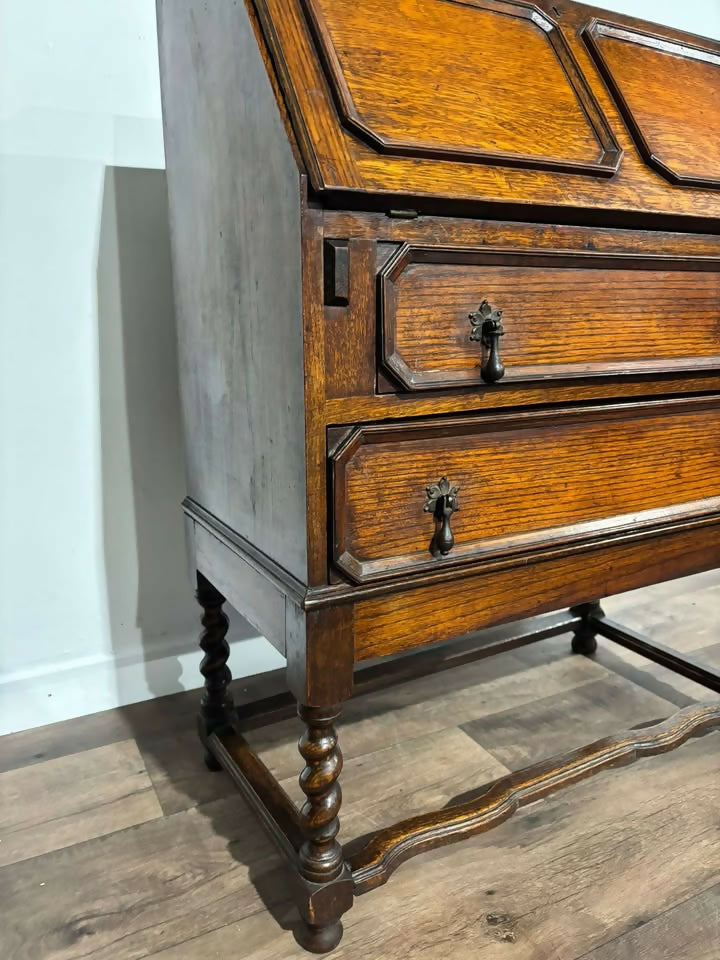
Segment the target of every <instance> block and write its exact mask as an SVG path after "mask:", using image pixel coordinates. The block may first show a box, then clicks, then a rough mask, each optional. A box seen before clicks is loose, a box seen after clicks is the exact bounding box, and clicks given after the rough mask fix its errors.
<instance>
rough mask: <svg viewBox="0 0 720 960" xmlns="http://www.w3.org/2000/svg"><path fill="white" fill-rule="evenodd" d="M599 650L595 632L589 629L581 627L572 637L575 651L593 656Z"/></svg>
mask: <svg viewBox="0 0 720 960" xmlns="http://www.w3.org/2000/svg"><path fill="white" fill-rule="evenodd" d="M596 650H597V640H596V638H595V634H594V633H592V632H590V631H589V630H587V629H586V630H583V629H580V630H578V632H577V633H576V634H575V635H574V636H573V638H572V651H573V653H582V654H583V655H584V656H586V657H591V656H592V655H593V654H594V653H595V651H596Z"/></svg>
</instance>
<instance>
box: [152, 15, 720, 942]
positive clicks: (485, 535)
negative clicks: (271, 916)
mask: <svg viewBox="0 0 720 960" xmlns="http://www.w3.org/2000/svg"><path fill="white" fill-rule="evenodd" d="M158 13H159V28H160V49H161V70H162V87H163V100H164V114H165V133H166V151H167V167H168V185H169V193H170V209H171V220H172V238H173V256H174V269H175V280H176V297H177V311H178V320H179V347H180V365H181V375H182V377H181V379H182V393H183V405H184V415H185V422H186V432H187V450H188V470H189V479H188V482H189V496H188V499H187V500H186V502H185V513H186V515H187V519H188V530H189V537H190V542H191V545H192V554H193V557H194V564H195V567H196V569H197V577H198V594H197V595H198V599H199V602H200V604H201V606H202V607H203V608H204V616H203V624H204V632H203V634H202V638H201V645H202V648H203V650H204V651H205V658H204V660H203V662H202V668H201V669H202V672H203V674H204V676H205V693H204V697H203V700H202V707H201V714H200V734H201V737H202V739H203V742H204V744H205V746H206V749H207V760H208V763H209V765H210V766H211V767H213V768H219V767H224V768H225V769H226V770H227V771H229V773H230V774H231V775H232V776H233V777H234V778H235V780H236V781H237V784H238V786H239V787H240V789H241V790H242V791H243V792H244V793H245V795H246V796H247V798H248V799H249V800H250V802H251V803H252V804H253V805H254V807H255V808H256V810H257V811H258V813H259V815H260V818H261V820H262V821H263V823H264V824H265V826H266V827H267V828H268V829H269V830H270V832H271V834H272V835H273V836H274V837H275V839H276V840H277V842H278V844H279V846H280V848H281V849H282V850H283V851H284V852H285V853H286V854H287V856H288V858H289V860H290V861H291V863H292V864H293V865H294V866H295V868H296V870H295V876H296V877H297V890H298V902H299V905H300V913H301V915H302V918H303V925H302V929H301V931H300V934H299V937H300V940H301V942H302V943H303V944H304V945H305V946H306V947H307V948H308V949H310V950H313V951H317V952H322V951H324V950H329V949H331V948H332V947H333V946H335V945H336V944H337V942H338V941H339V939H340V937H341V935H342V926H341V922H340V917H341V915H342V914H343V913H344V912H345V911H346V910H348V908H349V907H350V906H351V904H352V901H353V896H354V895H356V894H360V893H364V892H365V891H367V890H370V889H372V888H374V887H377V886H378V885H380V884H382V883H384V882H385V881H386V880H387V879H388V876H389V874H390V873H391V872H392V870H393V869H394V868H395V867H396V866H397V865H398V864H399V863H401V862H402V861H403V860H405V859H406V858H408V857H410V856H413V855H414V854H416V853H419V852H420V851H422V850H426V849H428V848H430V847H433V846H436V845H438V844H441V843H448V842H450V841H455V840H458V839H460V838H462V837H465V836H467V835H469V834H472V833H475V832H478V831H481V830H485V829H487V828H488V827H490V826H492V825H494V824H496V823H498V822H500V821H501V820H503V819H504V818H506V817H508V816H509V815H510V814H511V813H512V812H513V811H514V810H515V809H516V808H517V807H518V806H519V805H521V804H524V803H527V802H529V801H531V800H535V799H537V798H538V797H540V796H543V795H544V794H546V793H548V792H550V791H552V790H555V789H557V788H558V787H561V786H563V785H566V784H571V783H573V782H575V781H576V780H578V779H579V778H580V777H583V776H586V775H588V774H590V773H593V772H596V771H600V770H602V769H604V768H606V767H608V766H610V765H612V764H615V763H619V762H625V761H627V760H630V759H633V758H635V757H637V756H641V755H645V754H651V753H659V752H661V751H664V750H669V749H671V748H672V747H675V746H677V745H678V744H680V743H681V742H683V741H684V740H685V739H687V738H688V737H689V736H692V735H694V734H698V733H701V732H705V731H707V730H708V729H710V728H711V727H712V726H713V725H716V724H720V706H718V705H715V706H713V705H705V706H699V707H697V708H691V709H688V710H686V711H683V712H681V713H680V714H678V715H677V716H675V717H673V718H671V719H669V720H668V721H666V722H664V723H662V724H660V725H658V726H655V727H652V728H650V729H644V730H640V731H634V732H630V733H625V734H621V735H619V736H617V737H610V738H608V739H606V740H603V741H600V742H598V743H595V744H592V745H590V746H588V747H587V748H586V749H584V750H581V751H577V752H575V753H573V754H571V755H569V756H564V757H560V758H555V759H553V760H550V761H548V762H546V763H544V764H542V765H540V766H539V767H535V768H532V769H529V770H526V771H523V772H521V773H518V774H515V775H513V776H511V777H508V778H506V779H504V780H500V781H498V782H497V783H496V784H495V785H494V786H492V787H491V788H490V789H485V790H484V791H481V792H478V793H477V794H476V795H475V796H474V799H471V800H468V801H467V802H464V803H463V804H462V805H459V806H454V807H452V806H451V807H449V808H446V809H444V810H442V811H439V812H429V813H428V814H427V816H424V817H419V818H414V819H412V820H409V821H406V822H404V823H399V824H397V825H396V826H394V827H392V828H390V829H386V830H382V831H380V832H379V833H377V834H376V835H375V836H373V837H371V838H369V839H367V841H366V842H365V843H363V844H362V845H359V846H358V845H355V846H353V847H351V848H346V849H343V848H342V847H341V846H340V844H339V842H338V840H337V833H338V826H339V816H341V810H340V803H341V794H340V786H339V783H338V776H339V774H340V770H341V767H342V758H341V753H340V748H339V746H338V735H337V733H336V729H335V726H336V721H337V719H338V716H339V714H340V704H342V702H343V701H344V700H346V699H347V698H348V697H350V696H351V695H352V694H353V691H354V690H357V689H359V688H361V687H362V685H363V684H364V683H367V682H370V683H374V684H376V683H378V682H379V680H378V669H377V667H373V668H372V670H371V671H370V673H369V674H368V672H367V670H366V671H362V670H356V668H357V667H358V665H359V664H362V662H363V661H365V660H367V659H369V658H376V657H384V656H386V655H389V654H395V653H397V652H399V651H407V650H409V649H411V648H422V647H426V649H425V650H424V651H423V652H421V653H419V655H418V656H419V665H420V667H422V668H425V669H433V668H437V667H443V666H448V665H452V664H457V663H462V662H464V661H465V660H467V659H469V658H471V657H473V656H481V655H482V656H486V655H487V654H488V653H490V652H493V651H494V650H495V649H497V648H496V647H495V648H490V649H488V647H487V645H486V644H483V643H482V641H481V640H478V639H477V638H476V637H473V636H472V634H473V632H474V631H478V630H479V629H480V628H483V627H487V626H490V625H493V624H499V623H503V622H510V621H514V620H516V619H519V618H525V617H529V616H533V617H534V616H536V615H543V616H542V617H541V619H539V620H538V621H537V625H536V627H535V628H534V629H533V630H532V631H530V632H528V631H527V630H526V631H524V632H523V631H519V633H518V635H517V636H513V637H512V639H511V640H509V641H505V643H504V645H503V646H504V648H507V646H510V645H513V644H515V645H519V644H522V643H528V642H530V641H532V640H539V639H542V638H543V637H547V636H550V635H552V634H557V633H560V632H564V631H567V632H572V633H574V641H573V649H574V650H575V652H577V653H582V654H592V653H593V651H594V649H595V644H596V640H595V637H596V634H599V635H601V636H602V637H604V638H606V639H608V640H610V641H615V642H617V643H620V644H623V645H625V646H626V647H629V648H631V649H632V650H635V651H637V652H639V653H642V654H644V655H645V656H647V657H649V658H650V659H651V660H654V661H656V662H658V663H661V664H663V665H665V666H667V667H669V668H671V669H673V670H677V671H679V672H680V673H683V674H684V675H686V676H689V677H692V678H693V679H694V680H697V681H699V682H700V683H703V684H705V685H706V686H708V687H709V688H711V689H712V690H715V691H718V690H720V677H718V675H717V673H713V672H712V671H710V670H709V669H707V668H704V667H703V666H702V664H700V663H695V662H692V661H690V660H688V659H687V658H685V659H683V658H681V657H680V656H679V655H678V654H676V653H674V652H673V651H671V650H668V649H665V648H664V647H662V646H659V645H653V644H651V643H650V642H649V641H647V640H645V639H643V638H642V637H639V636H637V635H635V634H634V633H632V632H631V631H629V630H624V629H623V628H622V627H620V626H618V625H617V624H614V623H612V622H610V621H608V620H607V619H606V618H605V617H604V615H603V612H602V610H601V608H600V606H599V604H598V600H599V599H601V598H602V597H604V596H607V595H610V594H613V593H617V592H620V591H625V590H629V589H632V588H636V587H640V586H643V585H646V584H651V583H654V582H658V581H662V580H666V579H669V578H673V577H678V576H683V575H686V574H690V573H693V572H696V571H700V570H704V569H708V568H712V567H715V566H717V565H718V562H719V561H720V514H719V513H718V507H719V506H720V442H719V438H720V390H719V389H718V388H719V387H720V377H719V375H718V374H719V371H720V236H719V235H718V223H719V221H718V217H719V216H720V44H717V43H714V42H712V41H710V40H704V39H701V38H697V37H693V36H688V35H686V34H682V33H678V32H675V31H671V30H667V29H664V28H661V27H656V26H652V25H650V24H646V23H640V22H638V21H636V20H631V19H628V18H624V17H619V16H615V15H608V14H605V13H603V12H602V11H598V10H595V9H593V8H590V7H587V6H583V5H581V4H574V3H569V2H567V0H555V2H554V3H551V2H550V0H546V2H544V0H539V2H537V3H536V4H530V3H525V2H520V0H403V2H401V3H390V2H388V0H210V2H207V0H158ZM226 597H227V598H228V600H229V601H231V602H232V604H234V606H236V607H237V608H238V609H239V610H241V611H242V612H243V613H244V614H245V616H246V617H247V618H248V619H249V620H250V621H251V622H252V623H253V624H254V625H255V626H256V627H257V629H258V630H260V631H261V632H262V633H263V634H264V635H265V636H266V637H267V638H268V639H269V640H270V641H271V642H272V643H273V644H274V645H275V646H276V647H277V649H278V650H279V651H280V652H281V653H282V654H284V655H285V656H286V658H287V683H288V687H289V691H290V695H291V697H292V699H293V703H294V702H295V701H296V702H297V704H298V712H299V714H300V717H301V719H302V721H303V723H304V726H305V731H304V733H303V734H302V736H301V738H300V744H299V748H300V753H301V755H302V758H303V761H304V764H305V766H304V769H303V771H302V773H301V775H300V783H301V786H302V789H303V791H304V792H305V794H306V795H307V802H306V803H305V805H304V807H303V808H302V810H298V809H297V808H296V807H295V806H294V804H293V803H292V802H291V801H290V800H289V798H288V797H287V796H286V795H285V794H284V792H283V791H282V790H281V788H280V787H279V786H278V784H277V783H276V782H275V781H274V779H273V778H272V776H271V775H270V773H269V772H268V770H267V769H266V768H265V767H264V766H263V764H262V763H261V761H260V760H259V759H258V757H257V756H255V755H254V754H253V753H252V751H251V750H250V749H249V747H248V745H247V743H246V741H245V740H244V739H243V736H242V732H241V731H242V725H243V723H249V722H258V718H260V717H262V716H271V717H275V716H278V715H279V712H281V710H282V709H283V706H284V704H285V701H284V700H283V699H282V698H280V700H278V699H273V700H270V701H269V702H266V703H260V704H254V705H249V706H246V707H244V708H242V709H240V710H236V709H235V708H234V707H233V705H232V703H231V701H230V699H229V697H228V692H227V687H228V682H229V680H230V672H229V670H228V667H227V660H228V655H229V649H228V645H227V642H226V639H225V634H226V630H227V620H226V617H225V615H224V613H223V612H222V605H223V602H224V599H225V598H226ZM567 606H569V607H570V608H571V609H570V612H569V613H567V614H560V615H557V614H554V615H551V612H552V611H555V610H558V609H561V608H565V607H567ZM468 637H469V639H468ZM458 638H459V639H458ZM434 641H454V646H450V647H448V648H443V649H441V650H439V651H438V648H437V647H431V648H427V646H426V645H428V644H431V643H432V642H434ZM406 669H412V668H411V667H408V666H407V665H406V663H405V661H401V662H400V664H399V665H398V663H396V662H394V661H392V662H391V666H390V670H389V671H388V674H387V677H386V679H392V678H393V677H397V676H399V675H402V674H403V671H405V670H406ZM299 766H300V763H299ZM471 786H473V785H472V784H468V787H469V788H470V787H471ZM378 789H379V790H381V789H382V784H379V785H378Z"/></svg>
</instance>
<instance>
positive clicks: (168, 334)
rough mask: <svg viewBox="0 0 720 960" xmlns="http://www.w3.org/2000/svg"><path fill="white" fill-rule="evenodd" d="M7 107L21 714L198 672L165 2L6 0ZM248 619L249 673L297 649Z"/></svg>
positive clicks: (1, 21) (12, 723) (129, 692)
mask: <svg viewBox="0 0 720 960" xmlns="http://www.w3.org/2000/svg"><path fill="white" fill-rule="evenodd" d="M605 6H606V7H608V8H610V9H613V10H621V11H623V12H626V13H630V14H635V15H637V16H641V17H647V18H648V19H651V20H658V21H664V22H666V23H668V24H671V25H673V26H676V27H679V28H682V29H687V30H690V31H694V32H697V33H701V34H705V35H708V36H715V37H720V0H688V2H686V3H682V4H681V3H678V2H676V0H672V2H670V0H610V2H608V3H606V4H605ZM0 123H1V124H2V127H1V130H0V265H1V266H0V270H1V271H2V275H1V277H0V564H1V566H0V732H6V731H9V730H14V729H22V728H24V727H30V726H34V725H37V724H41V723H48V722H51V721H54V720H60V719H64V718H67V717H71V716H78V715H82V714H85V713H90V712H92V711H95V710H101V709H105V708H108V707H112V706H116V705H118V704H121V703H129V702H132V701H135V700H139V699H143V698H145V697H150V696H157V695H161V694H164V693H169V692H173V691H175V690H178V689H182V688H184V687H193V686H197V681H198V674H197V663H198V659H199V656H198V654H197V652H196V634H197V616H196V609H195V605H194V603H193V601H192V599H191V588H190V584H189V581H188V579H187V575H186V571H185V562H184V544H183V542H182V522H181V514H180V509H179V503H180V500H181V499H182V496H183V493H184V479H183V466H182V440H181V429H180V419H179V412H178V396H177V392H178V391H177V379H176V373H175V355H174V351H175V341H174V327H173V304H172V289H171V280H170V266H169V254H168V228H167V211H166V204H167V201H166V197H165V179H164V173H163V172H162V168H163V165H164V159H163V148H162V128H161V119H160V97H159V82H158V68H157V53H156V35H155V13H154V2H153V0H62V2H58V0H0ZM235 624H236V626H235V630H234V637H235V639H236V640H238V643H237V644H235V645H234V650H233V658H232V667H233V672H234V673H235V674H236V675H237V676H241V675H247V674H250V673H254V672H257V671H259V670H262V669H265V668H272V667H274V666H277V665H279V664H280V663H281V661H280V658H279V657H278V655H277V654H276V653H275V652H274V651H273V650H272V648H271V647H270V646H269V645H267V644H266V643H265V641H263V640H261V639H259V638H254V637H253V636H252V631H251V630H250V629H249V628H248V627H246V626H245V625H244V624H243V623H242V622H241V621H239V620H238V618H235Z"/></svg>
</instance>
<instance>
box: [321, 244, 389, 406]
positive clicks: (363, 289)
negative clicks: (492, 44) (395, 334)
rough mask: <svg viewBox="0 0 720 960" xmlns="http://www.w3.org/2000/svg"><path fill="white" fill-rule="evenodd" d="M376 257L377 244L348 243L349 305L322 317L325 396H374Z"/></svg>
mask: <svg viewBox="0 0 720 960" xmlns="http://www.w3.org/2000/svg"><path fill="white" fill-rule="evenodd" d="M376 256H377V251H376V244H375V243H374V242H373V241H371V240H351V241H350V242H349V243H348V257H347V263H348V279H349V283H348V306H347V308H346V309H335V310H333V311H332V312H330V311H329V310H328V311H326V314H325V315H326V318H327V335H326V337H325V379H326V395H327V396H328V397H352V396H355V395H356V394H372V393H374V390H375V259H376Z"/></svg>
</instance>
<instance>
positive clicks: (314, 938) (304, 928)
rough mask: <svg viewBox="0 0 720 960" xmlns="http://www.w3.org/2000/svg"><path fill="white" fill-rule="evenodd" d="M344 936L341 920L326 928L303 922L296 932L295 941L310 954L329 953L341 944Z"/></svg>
mask: <svg viewBox="0 0 720 960" xmlns="http://www.w3.org/2000/svg"><path fill="white" fill-rule="evenodd" d="M342 935H343V925H342V923H341V922H340V920H338V921H336V923H330V924H328V925H327V926H325V927H316V926H313V924H311V923H305V922H304V921H303V922H302V923H301V924H300V926H299V927H298V928H297V930H296V932H295V939H296V940H297V942H298V943H299V944H300V946H301V947H303V948H304V949H305V950H309V952H310V953H329V952H330V951H331V950H334V949H335V947H336V946H337V945H338V944H339V943H340V941H341V940H342Z"/></svg>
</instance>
